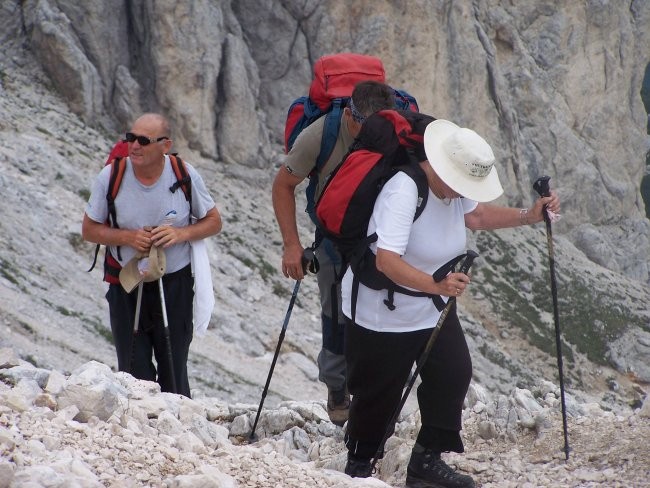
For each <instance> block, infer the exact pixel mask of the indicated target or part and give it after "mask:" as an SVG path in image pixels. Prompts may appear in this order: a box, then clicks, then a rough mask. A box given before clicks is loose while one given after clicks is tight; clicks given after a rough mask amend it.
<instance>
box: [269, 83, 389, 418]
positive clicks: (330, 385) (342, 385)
mask: <svg viewBox="0 0 650 488" xmlns="http://www.w3.org/2000/svg"><path fill="white" fill-rule="evenodd" d="M394 106H395V91H394V90H393V89H392V88H391V87H389V86H388V85H385V84H383V83H379V82H376V81H363V82H360V83H358V84H356V85H355V87H354V90H353V92H352V96H351V98H350V102H349V103H348V105H347V106H346V107H345V108H344V110H343V114H342V116H341V119H340V128H339V130H338V135H337V138H336V144H335V145H334V149H333V150H332V152H331V154H330V155H329V158H328V159H327V160H326V162H325V163H324V164H323V165H322V166H321V169H320V170H316V171H314V170H315V168H316V166H317V164H316V162H317V158H318V156H319V153H320V150H321V142H322V139H323V128H324V126H325V120H326V116H323V117H320V118H319V119H317V120H316V121H315V122H313V123H312V124H311V125H309V126H308V127H307V128H305V129H304V130H303V131H302V132H301V133H300V135H299V136H298V138H297V139H296V141H295V143H294V145H293V147H292V148H291V150H290V151H289V154H288V155H287V158H286V160H285V163H284V165H283V166H282V167H281V168H280V169H279V171H278V173H277V175H276V177H275V180H274V182H273V208H274V210H275V216H276V219H277V221H278V225H279V227H280V232H281V233H282V241H283V245H284V252H283V256H282V273H283V274H284V275H285V276H286V277H291V278H293V279H294V280H300V279H302V278H303V268H302V264H301V259H302V255H303V246H302V244H301V242H300V238H299V236H298V228H297V225H296V199H295V190H296V187H297V186H298V185H299V184H300V183H301V182H302V181H303V180H304V179H305V178H307V177H308V176H309V177H310V179H311V180H312V181H311V182H310V183H312V182H314V181H317V185H316V188H315V195H314V196H313V199H314V200H316V199H317V198H318V195H319V194H320V192H321V191H322V189H323V186H324V184H325V180H326V179H327V176H328V175H329V174H330V173H331V172H332V171H333V170H334V169H335V168H336V166H337V165H338V164H339V163H340V162H341V160H342V159H343V157H344V156H345V154H347V152H348V149H349V147H350V145H351V144H352V142H353V141H354V138H355V137H356V135H357V134H358V132H359V129H360V128H361V124H362V123H363V120H364V119H365V118H366V117H368V116H369V115H371V114H372V113H374V112H376V111H378V110H383V109H390V108H394ZM314 172H315V173H316V174H314ZM314 178H316V180H314ZM310 198H312V197H310V196H309V195H308V200H309V199H310ZM313 203H314V202H313V201H311V202H309V201H308V208H312V209H313ZM311 217H312V220H314V221H315V217H314V216H313V215H311ZM316 232H317V236H316V242H317V243H318V242H319V241H320V239H321V236H319V235H318V230H317V231H316ZM316 257H317V259H318V262H319V266H320V269H319V271H318V273H317V278H318V288H319V290H320V299H321V319H322V332H323V344H322V349H321V351H320V353H319V355H318V367H319V379H320V381H322V382H324V383H325V384H326V385H327V390H328V398H327V413H328V414H329V416H330V420H331V421H332V422H333V423H335V424H337V425H343V424H344V423H345V421H346V420H347V418H348V410H349V405H350V395H349V393H348V389H347V380H346V366H345V357H344V356H343V325H344V317H343V314H342V313H341V308H340V306H341V299H340V280H341V276H342V273H343V271H344V270H343V269H342V261H341V256H340V255H339V253H338V251H337V250H336V249H335V248H334V246H333V245H332V243H331V242H330V241H329V240H328V239H323V240H322V241H320V244H319V245H318V247H317V248H316Z"/></svg>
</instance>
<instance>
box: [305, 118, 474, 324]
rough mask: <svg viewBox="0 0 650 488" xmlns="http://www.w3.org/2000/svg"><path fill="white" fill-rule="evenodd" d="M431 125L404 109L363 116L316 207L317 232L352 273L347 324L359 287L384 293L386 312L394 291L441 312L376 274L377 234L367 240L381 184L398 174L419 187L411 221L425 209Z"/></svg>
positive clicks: (440, 276) (438, 276)
mask: <svg viewBox="0 0 650 488" xmlns="http://www.w3.org/2000/svg"><path fill="white" fill-rule="evenodd" d="M433 120H435V119H434V118H433V117H431V116H429V115H425V114H421V113H416V112H411V111H405V110H382V111H380V112H377V113H376V114H373V115H371V116H370V117H368V119H366V121H365V122H364V124H363V126H362V128H361V132H360V133H359V135H358V136H357V139H356V140H355V143H354V144H353V146H352V148H351V149H350V152H349V153H348V155H347V156H346V157H345V159H344V160H343V161H342V162H341V163H340V164H339V166H338V167H337V168H336V169H335V170H334V171H333V172H332V173H331V175H330V177H329V180H328V182H327V184H326V186H325V188H324V190H323V192H322V194H321V196H320V198H319V199H318V202H317V203H316V217H317V218H318V222H319V228H320V229H321V231H322V232H323V234H324V235H325V237H327V238H328V239H330V240H331V241H332V242H333V243H334V245H335V247H336V248H337V249H338V251H339V252H340V254H341V256H342V257H343V260H344V263H345V264H346V265H348V266H350V268H351V269H352V271H353V272H354V280H353V285H352V315H353V317H351V318H352V320H354V315H355V308H356V296H357V291H358V286H359V283H363V284H364V285H366V286H367V287H369V288H372V289H374V290H387V291H388V297H387V300H385V303H386V306H387V307H388V308H389V309H391V310H393V309H394V308H395V306H394V304H393V295H394V293H395V292H397V293H403V294H406V295H411V296H421V297H428V298H431V299H432V300H433V301H434V303H435V304H436V306H437V307H438V308H439V309H440V310H442V308H444V302H443V301H442V299H441V298H440V297H439V296H438V295H430V294H427V293H423V292H417V291H413V290H410V289H407V288H404V287H401V286H399V285H397V284H396V283H394V282H393V281H391V280H390V279H389V278H388V277H387V276H386V275H385V274H383V273H381V272H380V271H379V270H377V266H376V263H375V261H376V256H375V254H374V253H373V252H372V251H371V250H370V247H369V245H370V244H371V243H372V242H375V241H376V240H377V234H376V233H373V234H372V235H370V236H368V235H367V233H368V222H369V221H370V217H371V215H372V212H373V209H374V205H375V200H376V199H377V196H378V195H379V193H380V192H381V189H382V188H383V186H384V184H385V183H386V182H387V181H388V180H389V179H390V178H392V177H393V176H394V175H395V174H397V172H399V171H402V172H404V173H406V174H407V175H408V176H410V177H411V178H412V179H413V181H415V183H416V185H417V188H418V201H417V207H416V210H415V216H414V220H415V219H417V218H418V217H419V216H420V215H421V213H422V211H423V210H424V207H425V206H426V203H427V198H428V195H429V187H428V183H427V178H426V175H425V173H424V170H423V169H422V168H421V167H420V165H419V162H420V161H423V160H425V159H426V154H425V152H424V146H423V143H424V130H425V129H426V126H427V125H428V124H429V123H430V122H432V121H433ZM461 257H462V256H461ZM455 264H456V261H454V260H452V261H450V262H449V263H447V264H446V265H445V266H443V267H442V268H440V269H439V270H438V271H437V272H436V274H435V275H434V279H436V280H437V281H440V280H441V279H443V278H444V277H445V276H446V275H447V273H448V272H449V271H450V269H451V268H453V266H454V265H455Z"/></svg>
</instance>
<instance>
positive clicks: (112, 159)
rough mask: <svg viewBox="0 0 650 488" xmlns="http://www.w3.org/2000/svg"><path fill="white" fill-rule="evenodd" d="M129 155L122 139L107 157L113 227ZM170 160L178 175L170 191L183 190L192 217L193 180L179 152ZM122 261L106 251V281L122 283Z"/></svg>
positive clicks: (115, 283) (108, 192) (108, 220)
mask: <svg viewBox="0 0 650 488" xmlns="http://www.w3.org/2000/svg"><path fill="white" fill-rule="evenodd" d="M128 155H129V147H128V143H127V142H126V141H124V140H120V141H118V142H116V143H115V145H114V146H113V148H112V149H111V152H110V154H109V155H108V158H107V159H106V163H105V165H106V166H108V165H111V176H110V178H109V180H108V190H107V191H106V200H107V202H108V219H107V221H106V222H107V224H108V225H110V226H111V227H115V228H118V229H119V227H120V226H119V225H118V223H117V212H116V211H115V198H116V197H117V194H118V192H119V191H120V185H121V184H122V179H123V178H124V171H125V170H126V158H127V157H128ZM169 161H170V162H171V165H172V169H173V170H174V174H175V175H176V182H175V183H174V184H173V185H172V186H170V187H169V191H171V192H172V193H174V192H175V191H176V190H178V188H181V189H182V190H183V193H184V194H185V200H187V202H188V204H189V206H190V219H191V218H192V180H191V178H190V175H189V173H188V171H187V167H186V166H185V162H184V161H183V160H182V159H181V158H180V156H178V155H177V154H169ZM99 248H100V245H99V244H97V246H95V256H94V258H93V262H92V264H91V266H90V268H89V269H88V272H90V271H92V270H93V269H94V268H95V264H96V263H97V255H98V254H99ZM117 257H118V259H122V256H121V253H120V248H119V246H118V247H117ZM120 269H122V266H120V263H119V261H118V260H117V259H115V258H114V257H113V256H111V253H109V252H106V253H105V255H104V281H106V282H108V283H111V284H114V285H119V284H120V278H119V275H120Z"/></svg>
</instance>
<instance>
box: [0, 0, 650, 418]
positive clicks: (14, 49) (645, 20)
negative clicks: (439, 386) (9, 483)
mask: <svg viewBox="0 0 650 488" xmlns="http://www.w3.org/2000/svg"><path fill="white" fill-rule="evenodd" d="M0 16H1V17H2V18H3V19H5V20H4V21H3V22H2V23H1V25H0V49H1V51H0V52H2V55H0V113H2V117H0V141H1V143H0V167H1V168H2V172H0V191H1V192H2V209H1V211H0V215H1V218H0V266H1V268H0V321H1V323H2V327H3V333H2V334H0V346H10V347H12V348H13V349H15V350H16V351H17V353H18V354H19V355H20V356H21V357H22V358H25V359H28V360H29V361H30V362H32V363H34V364H36V365H38V366H42V367H48V368H50V369H58V370H62V371H70V370H71V369H73V368H75V367H76V366H77V365H79V364H80V363H83V362H86V361H89V360H99V361H101V362H103V363H105V364H108V365H111V366H113V367H114V366H115V358H114V351H113V349H112V345H111V343H110V340H111V338H110V332H109V331H110V329H108V328H107V325H108V319H107V313H106V303H105V300H104V299H103V292H104V288H103V284H102V283H101V282H100V280H101V278H100V272H99V271H98V270H97V271H95V272H93V273H91V274H87V273H84V270H85V269H86V268H87V266H88V265H89V261H90V259H91V252H92V247H91V246H88V245H86V244H84V243H82V242H81V241H80V235H79V231H80V221H81V216H82V212H83V206H84V202H85V200H86V199H87V196H88V188H89V187H90V183H91V181H92V178H93V177H94V175H95V174H96V173H97V172H98V170H99V169H100V167H101V165H102V164H103V161H104V159H105V157H106V154H107V153H108V150H109V148H110V146H111V145H112V143H113V142H114V141H115V140H116V138H117V137H119V135H118V134H120V133H121V132H122V131H123V130H124V129H125V128H126V127H128V124H129V122H130V121H131V120H132V119H133V118H134V116H137V115H138V114H139V113H140V112H141V111H143V110H160V111H163V112H165V113H166V114H168V115H169V116H170V118H171V119H172V122H173V124H174V126H175V129H176V133H175V137H174V138H175V141H176V150H179V151H180V152H181V153H182V154H184V155H187V157H188V160H189V161H191V162H192V163H194V164H195V165H196V166H197V167H198V168H199V169H200V170H201V172H202V174H203V175H204V177H205V180H206V183H207V185H208V187H209V188H210V189H211V191H212V192H213V194H214V195H215V197H216V200H217V203H218V205H219V208H220V210H221V211H222V213H223V215H224V220H225V225H224V231H223V233H222V234H221V235H220V236H219V237H217V238H215V239H211V240H210V242H209V243H208V246H209V252H210V257H211V265H212V273H213V281H214V284H215V293H216V299H217V305H216V307H215V311H214V314H213V319H212V322H211V325H210V330H209V331H208V334H207V336H206V337H205V338H202V339H201V340H195V341H194V343H193V345H192V353H191V360H190V363H191V364H190V371H191V377H192V379H191V381H192V385H193V388H194V389H195V391H196V393H197V394H200V393H201V392H204V393H209V394H210V395H211V396H219V397H221V398H223V399H224V401H246V402H255V401H257V400H259V394H260V392H261V386H262V385H263V384H264V380H265V378H266V373H267V371H268V367H269V364H270V358H271V356H272V353H273V350H274V347H275V344H276V341H277V334H278V332H279V327H280V324H281V323H282V318H283V317H284V313H285V311H286V305H287V302H288V298H289V293H290V291H289V290H290V288H291V285H292V283H288V282H287V280H285V279H284V278H283V277H282V276H281V275H280V274H279V273H278V271H277V269H278V263H279V262H280V257H279V256H280V252H281V249H280V247H281V242H280V239H279V234H278V231H277V229H276V226H275V220H274V216H273V212H272V208H271V204H270V181H271V178H272V176H273V174H274V172H275V170H276V168H277V164H278V162H279V161H280V157H281V154H280V153H281V145H280V143H279V140H280V138H281V134H282V128H283V124H284V117H285V110H286V108H287V106H288V104H289V103H290V101H291V100H293V99H294V98H295V97H297V96H299V95H301V94H304V93H305V92H306V90H307V86H308V83H309V81H310V78H311V63H312V62H313V61H314V60H315V59H316V58H317V57H318V56H320V55H321V54H325V53H330V52H334V51H343V50H345V51H358V52H364V53H369V54H374V55H378V56H380V57H381V58H382V59H383V60H384V63H385V65H386V69H387V74H388V78H389V82H390V83H391V84H393V85H394V86H399V87H402V88H405V89H407V90H408V91H409V92H411V93H413V94H414V95H415V96H416V97H417V98H418V100H419V101H420V105H421V107H422V110H423V111H426V112H429V113H431V114H433V115H435V116H436V117H440V118H449V119H452V120H454V121H456V122H458V123H460V124H461V125H464V126H470V127H473V128H475V129H476V130H477V131H478V132H480V133H482V134H484V135H485V137H486V138H487V139H488V140H489V141H490V142H491V143H492V145H493V147H494V150H495V153H496V154H497V157H498V158H499V161H500V163H499V164H500V165H499V173H500V176H501V179H502V181H503V184H504V187H505V188H506V192H507V194H506V196H505V197H503V199H502V201H503V202H506V201H507V202H508V203H510V204H513V205H527V204H529V203H530V201H531V200H532V199H533V198H534V196H533V192H532V190H531V184H532V182H533V181H534V180H535V178H536V177H537V176H538V175H540V174H549V175H550V176H551V177H552V180H551V181H552V184H553V185H554V186H555V187H556V188H557V189H558V191H559V192H560V194H561V196H562V198H563V201H564V203H563V212H562V213H563V214H564V217H563V219H562V220H561V221H560V222H559V223H558V224H557V225H556V226H555V227H554V230H555V231H556V241H555V253H556V256H555V259H556V266H557V270H558V289H559V292H560V296H559V298H560V317H561V320H562V325H563V328H564V336H563V339H564V342H563V345H564V353H565V364H566V369H565V374H566V375H567V387H568V388H569V389H570V390H571V391H572V393H573V394H575V395H576V396H577V397H581V396H582V395H585V396H587V397H592V399H593V398H595V400H596V401H598V402H601V404H602V405H603V406H605V407H607V408H614V407H616V408H619V407H621V406H630V405H631V406H638V405H639V404H640V402H641V401H642V400H643V398H644V397H645V395H646V392H645V390H644V389H646V388H647V383H648V382H650V365H648V361H647V358H648V356H649V355H650V312H649V311H648V310H647V303H648V302H649V301H650V291H649V289H648V280H649V275H648V263H649V256H650V252H649V251H650V243H649V236H650V227H649V223H648V220H647V219H645V218H644V217H643V216H642V212H641V206H640V196H639V192H638V183H639V182H640V178H641V174H642V168H643V165H644V154H645V143H644V140H645V136H644V130H645V122H646V117H645V113H644V110H643V106H642V104H641V99H640V97H639V94H638V93H639V89H640V84H641V77H642V75H643V69H644V67H645V64H646V61H647V60H646V59H645V57H646V56H647V53H648V52H650V49H649V48H650V39H649V38H648V34H647V32H649V27H650V9H649V8H648V5H647V2H643V1H632V2H630V3H627V4H625V5H622V4H621V5H618V4H613V3H606V2H596V1H589V2H583V3H580V4H577V3H575V2H565V4H562V5H559V6H558V5H557V2H550V1H549V2H540V1H536V2H516V5H512V4H511V3H510V2H508V3H506V2H496V1H492V2H491V1H476V2H465V1H461V2H443V1H433V0H432V1H422V2H387V1H386V2H383V1H355V2H343V1H330V2H317V1H308V2H297V1H291V0H290V1H283V2H277V1H264V2H260V1H249V0H240V1H237V2H232V3H228V2H208V1H197V2H171V1H166V0H162V1H157V2H155V3H153V2H118V1H104V2H90V1H89V2H72V1H68V0H58V1H55V0H40V1H36V0H26V1H24V2H12V1H8V0H6V1H4V2H2V3H1V4H0ZM299 223H300V229H301V232H302V234H303V237H304V240H303V242H305V243H307V242H310V236H309V229H310V225H309V224H308V222H307V219H306V218H305V216H304V215H300V216H299ZM471 239H472V246H473V247H475V248H476V249H477V250H478V251H479V252H480V254H481V259H480V260H479V261H478V262H477V266H476V271H475V275H474V278H473V283H474V286H473V291H472V294H471V295H470V296H468V297H467V298H466V299H465V301H464V302H463V303H462V304H461V305H462V306H461V315H462V320H463V323H464V325H465V327H466V330H467V335H468V341H469V343H470V348H471V350H472V354H473V358H474V366H475V379H476V381H477V382H478V383H480V384H481V385H483V386H485V387H486V388H488V389H489V390H490V391H494V392H500V393H508V392H510V391H511V389H512V388H513V387H515V386H523V387H529V388H532V386H533V385H535V384H536V383H537V381H538V380H539V378H547V379H555V378H556V375H557V371H556V369H555V358H554V356H555V350H554V335H553V319H552V315H551V310H552V308H551V302H550V295H549V288H548V261H547V250H546V236H545V232H544V229H543V227H542V226H537V227H534V228H526V229H517V230H512V231H501V232H495V233H478V234H477V235H475V236H474V235H473V236H471ZM319 347H320V331H319V317H318V308H317V300H316V285H315V282H314V280H311V279H308V280H305V282H304V283H303V286H302V287H301V294H300V297H299V300H298V303H297V306H296V308H295V309H294V312H293V316H292V319H291V324H290V329H289V331H288V333H287V338H286V339H285V345H284V347H283V350H282V354H281V356H280V362H279V365H278V370H277V371H276V374H275V376H274V378H273V383H272V385H271V391H270V393H269V398H268V400H267V401H268V403H269V404H274V403H277V402H278V401H280V400H287V399H291V400H313V399H317V398H321V397H322V396H323V395H324V388H323V387H322V385H320V384H319V383H318V382H317V380H316V378H317V370H316V366H315V357H316V354H317V352H318V349H319ZM296 385H299V387H298V388H297V387H296Z"/></svg>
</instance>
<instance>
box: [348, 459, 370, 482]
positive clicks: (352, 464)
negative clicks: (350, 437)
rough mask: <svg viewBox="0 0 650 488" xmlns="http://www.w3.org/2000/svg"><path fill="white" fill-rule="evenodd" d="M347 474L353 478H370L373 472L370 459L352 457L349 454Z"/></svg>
mask: <svg viewBox="0 0 650 488" xmlns="http://www.w3.org/2000/svg"><path fill="white" fill-rule="evenodd" d="M345 474H347V475H348V476H351V477H352V478H368V477H369V476H370V475H371V474H372V465H371V463H370V459H359V458H351V457H350V456H349V455H348V462H347V464H346V465H345Z"/></svg>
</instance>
